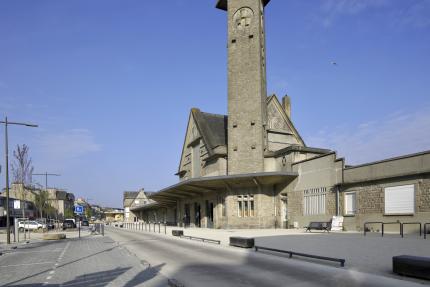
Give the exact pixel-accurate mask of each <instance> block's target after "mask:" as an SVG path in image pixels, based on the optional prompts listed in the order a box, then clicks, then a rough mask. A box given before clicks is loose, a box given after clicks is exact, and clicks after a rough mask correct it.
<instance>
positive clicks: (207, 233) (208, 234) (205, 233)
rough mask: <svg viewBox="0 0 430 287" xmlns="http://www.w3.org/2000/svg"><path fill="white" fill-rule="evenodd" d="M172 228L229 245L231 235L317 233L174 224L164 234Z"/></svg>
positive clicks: (133, 228)
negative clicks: (211, 227)
mask: <svg viewBox="0 0 430 287" xmlns="http://www.w3.org/2000/svg"><path fill="white" fill-rule="evenodd" d="M131 226H132V228H128V227H126V225H124V229H127V230H130V229H131V230H136V231H145V225H144V224H142V223H141V224H140V225H138V224H134V225H133V224H131ZM150 226H151V229H150V231H149V225H148V224H146V230H147V232H151V233H154V224H152V223H151V225H150ZM172 230H183V231H184V235H187V236H195V237H202V238H207V239H213V240H219V241H221V245H229V243H230V237H231V236H239V237H253V238H259V237H267V236H284V235H300V234H302V235H312V234H318V233H317V232H314V233H305V231H304V229H303V228H301V229H210V228H194V227H187V228H183V227H176V226H167V227H166V234H167V235H170V236H172ZM164 232H165V230H164V225H162V224H161V225H160V232H158V224H155V233H157V234H158V233H161V234H164ZM342 233H343V234H361V233H358V232H342Z"/></svg>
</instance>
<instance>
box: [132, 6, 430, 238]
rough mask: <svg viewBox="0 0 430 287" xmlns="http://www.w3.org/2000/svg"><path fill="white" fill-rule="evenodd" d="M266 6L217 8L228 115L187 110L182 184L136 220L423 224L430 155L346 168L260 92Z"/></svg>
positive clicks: (428, 210) (138, 209)
mask: <svg viewBox="0 0 430 287" xmlns="http://www.w3.org/2000/svg"><path fill="white" fill-rule="evenodd" d="M269 2H270V1H269V0H234V1H233V0H229V1H227V0H219V1H218V2H217V5H216V7H217V8H219V9H221V10H223V11H226V14H227V15H226V16H227V28H228V38H227V43H228V44H227V49H228V115H217V114H211V113H206V112H202V111H200V110H199V109H197V108H193V109H192V110H191V112H190V114H189V119H188V126H187V130H186V133H185V138H184V145H183V149H182V154H181V156H180V162H179V168H178V171H177V173H176V174H177V175H178V177H179V182H178V183H177V184H175V185H173V186H169V187H166V188H164V189H162V190H160V191H158V192H156V193H154V194H152V195H151V196H150V198H151V199H153V200H154V202H152V203H151V204H150V205H146V206H135V207H134V208H133V212H134V214H137V217H138V218H140V219H142V220H145V221H151V220H153V219H151V218H155V217H151V215H152V214H156V218H158V220H159V219H160V218H162V219H164V221H167V222H170V223H172V224H175V225H184V226H196V227H207V228H291V227H302V226H304V225H307V224H308V223H309V222H310V221H314V220H318V221H321V220H330V218H332V217H333V216H336V215H337V216H344V227H343V228H344V229H347V230H348V229H360V228H361V226H362V224H363V222H364V221H368V220H378V221H396V220H399V221H419V222H424V221H427V222H428V221H430V219H429V218H430V177H429V174H430V152H422V153H418V154H413V155H407V156H404V157H399V158H394V159H387V160H385V161H380V162H375V163H369V164H365V165H360V166H346V165H345V160H344V159H343V158H337V156H336V153H335V152H334V151H331V150H329V149H322V148H315V147H309V146H307V145H306V144H305V142H304V141H303V139H302V137H301V136H300V134H299V132H298V131H297V129H296V128H295V126H294V124H293V121H292V119H291V103H290V98H289V97H288V96H285V97H283V98H282V101H281V102H280V101H279V100H278V98H277V97H276V96H275V95H271V96H268V95H267V91H266V61H265V58H266V56H265V29H264V21H265V20H264V9H265V7H266V5H268V4H269ZM161 221H162V220H161Z"/></svg>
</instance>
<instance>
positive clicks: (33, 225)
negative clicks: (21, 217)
mask: <svg viewBox="0 0 430 287" xmlns="http://www.w3.org/2000/svg"><path fill="white" fill-rule="evenodd" d="M18 228H19V230H21V231H22V230H38V229H43V228H46V224H42V223H39V222H37V221H20V222H18Z"/></svg>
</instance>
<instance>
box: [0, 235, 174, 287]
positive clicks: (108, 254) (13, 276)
mask: <svg viewBox="0 0 430 287" xmlns="http://www.w3.org/2000/svg"><path fill="white" fill-rule="evenodd" d="M3 252H4V254H3V255H2V256H0V286H126V287H131V286H154V287H158V286H160V287H161V286H163V287H164V286H167V280H168V279H167V278H165V277H164V276H162V275H161V274H158V273H157V269H156V268H151V267H149V266H148V265H147V264H146V263H145V262H142V261H141V260H139V259H138V258H136V257H135V256H134V255H132V254H131V253H130V252H128V251H127V250H126V249H124V248H122V247H121V246H118V244H117V243H115V242H114V241H113V240H112V239H110V238H108V237H102V236H92V237H90V236H87V237H83V238H81V239H78V238H73V239H66V240H61V241H40V242H36V243H31V244H27V245H20V246H18V248H17V249H15V250H3Z"/></svg>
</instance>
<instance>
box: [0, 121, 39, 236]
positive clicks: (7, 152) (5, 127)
mask: <svg viewBox="0 0 430 287" xmlns="http://www.w3.org/2000/svg"><path fill="white" fill-rule="evenodd" d="M0 124H4V141H5V145H4V146H5V147H4V149H5V160H6V164H5V166H6V172H5V174H6V230H7V244H10V219H9V143H8V134H7V127H8V125H18V126H26V127H31V128H37V127H38V125H33V124H28V123H18V122H9V121H8V120H7V117H5V119H4V121H0Z"/></svg>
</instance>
